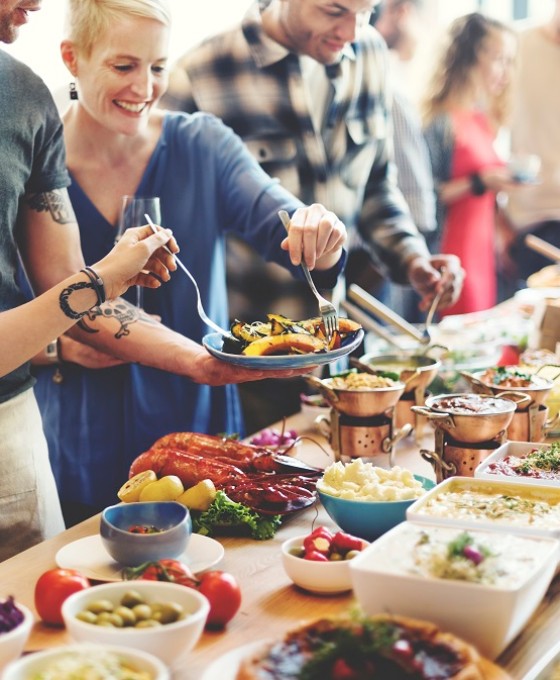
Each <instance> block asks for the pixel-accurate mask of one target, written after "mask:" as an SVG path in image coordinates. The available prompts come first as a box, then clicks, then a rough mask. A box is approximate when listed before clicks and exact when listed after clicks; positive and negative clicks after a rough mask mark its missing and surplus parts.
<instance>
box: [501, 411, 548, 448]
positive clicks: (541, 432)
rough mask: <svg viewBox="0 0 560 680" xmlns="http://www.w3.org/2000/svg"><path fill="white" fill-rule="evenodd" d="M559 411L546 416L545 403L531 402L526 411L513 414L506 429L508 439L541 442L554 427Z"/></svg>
mask: <svg viewBox="0 0 560 680" xmlns="http://www.w3.org/2000/svg"><path fill="white" fill-rule="evenodd" d="M559 416H560V413H557V414H556V416H555V417H554V418H550V419H549V418H548V407H547V406H545V404H533V405H532V406H531V407H530V408H529V409H528V410H527V411H521V412H517V413H514V414H513V418H512V421H511V423H510V425H509V427H508V429H507V436H508V439H511V440H513V441H517V442H542V441H544V440H545V438H546V435H547V434H548V433H549V432H550V431H551V430H552V429H553V428H554V427H555V425H556V423H557V422H558V420H559Z"/></svg>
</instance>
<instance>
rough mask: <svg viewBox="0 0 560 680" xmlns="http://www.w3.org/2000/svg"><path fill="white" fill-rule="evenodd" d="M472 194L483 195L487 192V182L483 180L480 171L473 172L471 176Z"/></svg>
mask: <svg viewBox="0 0 560 680" xmlns="http://www.w3.org/2000/svg"><path fill="white" fill-rule="evenodd" d="M470 179H471V194H472V195H473V196H482V195H483V194H485V193H486V189H487V187H486V184H484V182H483V181H482V177H481V176H480V175H479V174H478V172H473V173H472V175H471V177H470Z"/></svg>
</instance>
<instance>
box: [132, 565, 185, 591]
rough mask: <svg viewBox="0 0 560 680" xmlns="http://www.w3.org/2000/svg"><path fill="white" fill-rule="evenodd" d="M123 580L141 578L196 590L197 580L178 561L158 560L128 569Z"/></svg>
mask: <svg viewBox="0 0 560 680" xmlns="http://www.w3.org/2000/svg"><path fill="white" fill-rule="evenodd" d="M124 578H125V579H136V578H143V579H146V580H148V581H171V582H173V583H179V584H181V585H183V586H190V587H191V588H196V584H197V579H196V577H195V576H194V574H193V573H192V571H191V570H190V569H189V568H188V567H187V565H186V564H183V563H182V562H179V560H171V559H166V560H159V561H158V562H146V563H145V564H141V565H140V566H139V567H129V568H128V569H126V570H125V573H124Z"/></svg>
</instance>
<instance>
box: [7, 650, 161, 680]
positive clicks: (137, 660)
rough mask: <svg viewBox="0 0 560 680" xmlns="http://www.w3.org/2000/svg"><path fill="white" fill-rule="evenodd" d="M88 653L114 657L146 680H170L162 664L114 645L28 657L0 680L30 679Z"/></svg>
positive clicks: (153, 657) (12, 665)
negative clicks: (148, 679) (142, 672)
mask: <svg viewBox="0 0 560 680" xmlns="http://www.w3.org/2000/svg"><path fill="white" fill-rule="evenodd" d="M92 652H93V653H98V654H106V653H107V652H109V653H112V654H116V655H118V656H119V658H120V659H122V660H123V661H124V662H125V663H126V664H127V665H130V666H131V667H132V668H134V669H135V670H137V671H144V672H146V673H149V674H150V680H170V674H169V671H168V670H167V668H166V667H165V664H164V663H163V662H162V661H160V660H159V659H157V658H156V657H155V656H153V655H152V654H148V653H147V652H143V651H141V650H139V649H130V648H127V647H119V646H117V645H90V644H75V645H64V646H62V647H53V648H52V649H45V650H43V651H42V652H34V653H33V654H28V655H27V656H24V657H22V658H21V659H19V660H18V661H14V662H13V663H11V664H10V665H9V666H8V667H7V668H6V670H5V671H4V675H2V680H29V678H34V677H35V675H36V674H38V673H41V672H42V671H44V670H45V669H46V668H48V667H49V666H50V665H51V664H53V663H55V662H57V661H59V660H61V659H62V658H64V657H66V656H68V655H71V656H76V655H80V654H84V653H88V654H91V653H92Z"/></svg>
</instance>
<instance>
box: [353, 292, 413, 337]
mask: <svg viewBox="0 0 560 680" xmlns="http://www.w3.org/2000/svg"><path fill="white" fill-rule="evenodd" d="M348 297H349V298H351V299H352V300H353V301H354V302H357V303H358V304H359V305H360V306H361V307H363V308H364V309H366V310H367V311H368V312H369V313H370V314H373V315H374V316H376V317H377V318H378V319H381V320H382V321H385V322H387V323H390V324H391V325H392V326H394V327H395V328H397V329H398V330H400V331H401V332H402V333H406V335H409V336H410V337H411V338H414V340H416V342H418V343H419V344H421V345H424V344H426V341H425V338H424V334H423V333H422V332H421V331H419V330H418V329H417V328H415V327H414V326H413V325H412V324H410V323H408V321H407V320H406V319H403V317H402V316H400V315H399V314H397V313H396V312H394V311H393V310H392V309H390V308H389V307H387V305H384V304H383V303H382V302H380V301H379V300H378V299H377V298H374V297H373V295H370V294H369V293H368V292H366V291H365V290H364V289H363V288H360V286H357V285H356V284H355V283H353V284H352V285H351V286H350V287H349V288H348Z"/></svg>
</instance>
